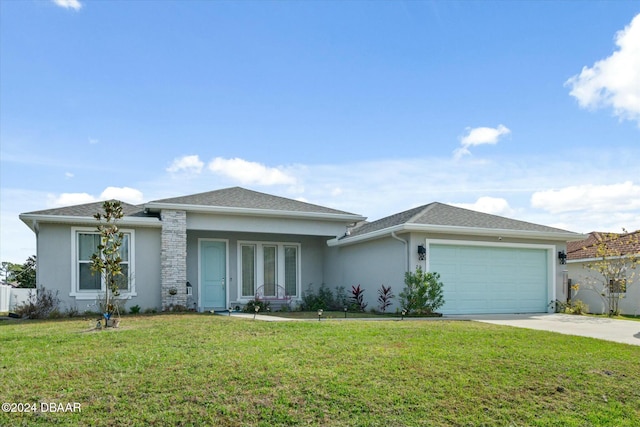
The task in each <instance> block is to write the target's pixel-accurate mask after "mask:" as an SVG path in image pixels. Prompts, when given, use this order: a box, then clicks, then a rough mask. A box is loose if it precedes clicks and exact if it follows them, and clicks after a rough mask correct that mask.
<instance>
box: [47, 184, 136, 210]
mask: <svg viewBox="0 0 640 427" xmlns="http://www.w3.org/2000/svg"><path fill="white" fill-rule="evenodd" d="M47 198H48V204H49V206H53V207H62V206H73V205H82V204H85V203H93V202H97V201H99V200H111V199H116V200H120V201H123V202H126V203H131V204H134V205H136V204H140V203H143V202H144V200H143V198H142V192H141V191H139V190H136V189H135V188H129V187H107V188H105V189H104V191H103V192H102V193H100V197H96V196H93V195H91V194H89V193H62V194H60V195H58V196H56V195H54V194H49V195H48V196H47Z"/></svg>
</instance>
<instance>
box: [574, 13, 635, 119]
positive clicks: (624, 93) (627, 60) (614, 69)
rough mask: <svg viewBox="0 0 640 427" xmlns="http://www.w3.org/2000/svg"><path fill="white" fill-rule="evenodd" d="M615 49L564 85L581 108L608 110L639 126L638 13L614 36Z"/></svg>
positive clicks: (583, 69)
mask: <svg viewBox="0 0 640 427" xmlns="http://www.w3.org/2000/svg"><path fill="white" fill-rule="evenodd" d="M616 45H617V46H618V50H617V51H615V52H613V54H612V55H611V56H609V57H608V58H605V59H602V60H600V61H597V62H596V63H595V64H593V66H592V67H591V68H589V67H586V66H585V67H584V68H582V72H581V73H580V74H576V75H575V76H573V77H571V78H570V79H569V80H567V81H566V82H565V86H570V87H571V92H570V95H571V96H573V97H575V98H576V99H577V100H578V103H579V104H580V106H581V107H583V108H590V109H596V108H603V107H611V108H613V112H614V114H615V115H616V116H618V117H620V119H626V120H635V121H637V122H638V125H639V126H640V14H638V15H636V16H635V18H633V20H632V21H631V23H630V24H629V25H628V26H627V27H626V28H625V29H624V30H622V31H619V32H618V33H617V34H616Z"/></svg>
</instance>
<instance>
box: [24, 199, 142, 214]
mask: <svg viewBox="0 0 640 427" xmlns="http://www.w3.org/2000/svg"><path fill="white" fill-rule="evenodd" d="M103 203H104V201H101V202H93V203H86V204H83V205H75V206H65V207H62V208H54V209H44V210H41V211H33V212H26V213H25V214H24V215H54V216H77V217H92V216H93V215H95V214H96V213H97V212H102V204H103ZM120 203H121V205H122V210H123V211H124V215H125V216H136V217H144V216H150V215H146V214H145V213H144V207H142V206H136V205H130V204H129V203H125V202H120Z"/></svg>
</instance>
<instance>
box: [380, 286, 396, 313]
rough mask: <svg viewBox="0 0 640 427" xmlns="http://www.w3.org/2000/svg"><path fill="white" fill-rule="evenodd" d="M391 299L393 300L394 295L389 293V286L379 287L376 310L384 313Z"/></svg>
mask: <svg viewBox="0 0 640 427" xmlns="http://www.w3.org/2000/svg"><path fill="white" fill-rule="evenodd" d="M393 298H395V295H394V294H393V292H391V286H385V285H380V289H378V308H379V309H380V311H381V312H383V313H386V311H387V308H389V306H390V305H391V300H392V299H393Z"/></svg>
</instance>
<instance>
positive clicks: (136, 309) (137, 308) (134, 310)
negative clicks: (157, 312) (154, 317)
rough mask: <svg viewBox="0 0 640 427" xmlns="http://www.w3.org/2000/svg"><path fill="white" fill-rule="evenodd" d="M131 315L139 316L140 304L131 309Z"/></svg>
mask: <svg viewBox="0 0 640 427" xmlns="http://www.w3.org/2000/svg"><path fill="white" fill-rule="evenodd" d="M129 313H131V314H138V313H140V306H139V305H138V304H136V305H134V306H132V307H131V308H130V309H129Z"/></svg>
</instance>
